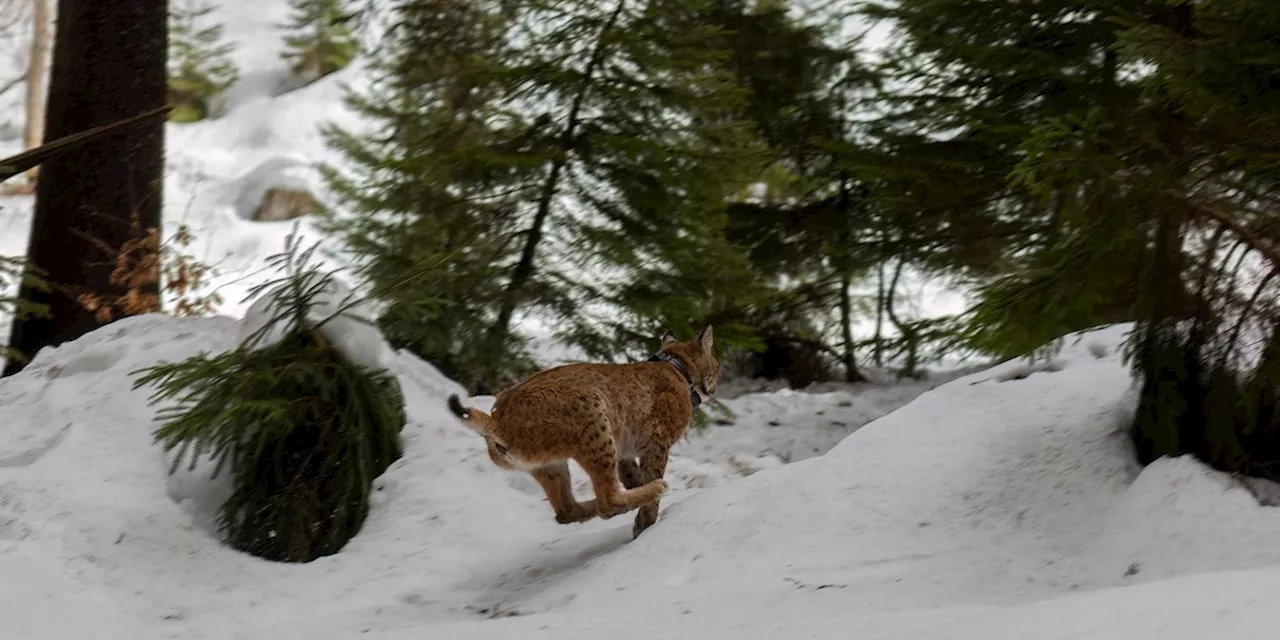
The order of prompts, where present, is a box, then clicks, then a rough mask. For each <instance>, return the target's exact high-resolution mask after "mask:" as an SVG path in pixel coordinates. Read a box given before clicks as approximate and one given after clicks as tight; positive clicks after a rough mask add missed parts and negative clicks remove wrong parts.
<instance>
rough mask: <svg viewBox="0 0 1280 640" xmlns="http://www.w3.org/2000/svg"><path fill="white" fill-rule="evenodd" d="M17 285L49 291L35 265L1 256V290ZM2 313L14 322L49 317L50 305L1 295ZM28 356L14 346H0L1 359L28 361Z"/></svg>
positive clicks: (0, 309) (0, 306)
mask: <svg viewBox="0 0 1280 640" xmlns="http://www.w3.org/2000/svg"><path fill="white" fill-rule="evenodd" d="M15 285H21V286H24V287H30V288H35V289H39V290H42V291H49V284H48V283H47V282H45V281H44V278H42V277H41V272H40V270H39V269H37V268H36V267H35V265H31V264H28V263H26V262H25V261H23V260H21V259H18V258H10V257H8V256H0V291H6V290H10V289H12V288H13V287H14V286H15ZM0 315H4V316H8V317H9V318H10V320H11V321H13V322H18V321H21V320H23V319H26V318H31V317H44V318H47V317H49V306H48V305H45V304H38V303H34V302H31V301H29V300H24V299H23V298H21V297H19V296H13V295H0ZM31 355H34V354H31ZM28 357H29V356H28V354H24V353H22V352H21V351H19V350H17V349H15V348H13V347H9V346H5V347H0V360H5V361H9V360H17V361H19V362H27V361H28Z"/></svg>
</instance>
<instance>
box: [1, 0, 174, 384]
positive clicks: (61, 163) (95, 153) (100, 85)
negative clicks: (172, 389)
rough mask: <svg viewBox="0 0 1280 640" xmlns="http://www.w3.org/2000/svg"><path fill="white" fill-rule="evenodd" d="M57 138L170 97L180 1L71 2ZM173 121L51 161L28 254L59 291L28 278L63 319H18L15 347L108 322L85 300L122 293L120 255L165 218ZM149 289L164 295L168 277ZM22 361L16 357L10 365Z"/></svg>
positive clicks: (58, 59) (60, 48)
mask: <svg viewBox="0 0 1280 640" xmlns="http://www.w3.org/2000/svg"><path fill="white" fill-rule="evenodd" d="M57 15H58V20H57V31H56V33H55V38H54V46H53V68H52V73H51V74H50V76H51V78H50V86H49V97H48V101H47V106H46V110H45V122H46V124H47V128H46V131H45V137H47V138H49V139H57V138H61V137H63V136H66V135H70V134H74V133H77V132H80V131H84V130H86V129H91V128H93V127H96V126H99V125H103V124H109V123H112V122H115V121H117V120H123V119H126V118H129V117H131V116H137V115H139V114H141V113H143V112H145V111H148V110H150V109H156V108H159V107H163V106H164V104H165V84H166V74H165V62H166V56H167V49H168V3H167V2H166V1H165V0H112V1H111V2H96V1H95V2H85V1H84V0H60V1H59V3H58V10H57ZM163 170H164V123H163V121H160V120H159V119H154V120H148V121H146V122H144V123H141V124H139V125H138V126H136V127H130V128H129V129H128V130H127V131H123V132H121V133H117V134H114V135H110V136H105V137H103V138H102V139H99V140H95V141H93V142H90V143H88V144H85V145H84V146H83V147H81V148H80V150H79V152H78V153H76V154H73V155H63V156H59V157H57V158H54V159H51V160H50V161H48V162H47V163H45V164H44V165H43V166H42V168H41V172H40V173H41V176H40V181H39V183H38V185H37V187H36V206H35V215H34V217H33V220H32V225H31V235H30V239H29V241H28V245H27V259H28V260H29V261H30V262H31V263H33V264H34V265H35V266H37V267H39V268H41V269H43V270H44V272H45V275H44V278H45V280H46V281H48V282H49V283H50V284H51V285H53V287H54V290H53V291H52V292H48V293H45V292H42V291H40V290H38V289H34V288H31V287H23V289H22V291H21V293H20V295H21V296H22V297H24V298H26V299H27V300H30V301H32V302H36V303H44V304H47V305H49V310H50V312H51V313H52V318H30V319H26V320H23V321H20V322H15V323H14V325H13V331H12V334H11V337H10V340H9V345H10V346H11V347H13V348H15V349H17V350H19V351H21V352H23V353H24V354H26V355H27V356H28V357H33V356H34V355H35V354H36V353H37V352H38V351H39V350H40V349H41V348H43V347H46V346H51V345H57V344H61V343H63V342H66V341H69V340H74V339H76V338H78V337H80V336H81V335H84V334H85V333H87V332H89V331H92V330H93V329H96V328H98V327H99V326H101V325H102V324H105V323H104V322H102V321H101V320H99V319H98V318H97V317H96V316H95V314H94V313H93V312H91V311H89V310H88V309H86V308H85V307H84V306H83V305H81V304H80V302H79V301H78V300H77V296H78V294H79V293H81V292H92V293H95V294H99V295H106V296H118V295H122V294H123V293H125V288H124V287H121V286H117V285H112V284H111V272H112V270H113V269H114V268H115V260H116V253H117V251H118V250H119V248H120V247H122V246H123V245H124V244H125V243H126V242H127V241H129V240H131V239H134V238H136V237H138V236H139V235H141V234H144V233H146V230H147V229H148V228H156V229H158V228H159V227H160V212H161V203H162V200H163V198H162V187H163ZM140 293H143V294H148V293H150V294H152V295H158V294H159V282H158V278H157V279H156V282H153V283H151V284H149V285H147V286H146V287H145V288H144V289H143V290H142V291H140ZM20 369H21V365H20V364H19V363H17V362H8V363H6V366H5V374H6V375H8V374H12V373H15V372H17V371H18V370H20Z"/></svg>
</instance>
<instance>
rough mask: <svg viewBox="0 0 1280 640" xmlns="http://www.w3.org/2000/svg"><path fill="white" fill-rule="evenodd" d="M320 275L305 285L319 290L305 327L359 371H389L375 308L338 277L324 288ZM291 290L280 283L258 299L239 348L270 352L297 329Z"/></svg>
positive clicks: (244, 324) (246, 318) (247, 318)
mask: <svg viewBox="0 0 1280 640" xmlns="http://www.w3.org/2000/svg"><path fill="white" fill-rule="evenodd" d="M322 275H323V274H322V273H319V272H316V273H314V274H313V276H312V277H313V278H315V279H314V280H308V281H307V283H306V284H305V285H304V286H305V287H306V288H308V289H310V288H312V287H315V288H317V293H316V294H315V296H314V297H313V298H311V303H312V304H311V306H310V308H308V309H307V315H306V318H307V322H309V323H311V325H312V326H314V327H318V328H319V330H320V333H321V334H322V335H324V337H325V338H327V339H328V340H329V341H330V342H331V343H333V344H334V346H335V347H336V348H337V349H338V350H340V351H342V353H343V354H344V355H346V356H347V358H348V359H349V360H351V362H352V363H353V364H355V365H356V366H359V367H364V368H366V369H369V370H372V371H379V372H381V371H385V370H386V359H387V357H388V354H389V353H390V351H391V346H390V345H388V344H387V341H386V340H385V339H384V338H383V337H382V334H381V333H380V332H379V331H378V329H377V327H376V325H375V321H376V319H377V316H376V315H375V314H374V311H373V308H372V306H373V305H372V304H371V302H370V301H369V300H368V299H367V298H364V297H361V296H359V295H358V294H357V293H356V292H355V291H352V289H351V287H349V286H347V285H346V284H345V283H343V282H342V281H341V280H339V279H338V278H336V277H331V278H328V279H326V280H325V281H324V283H323V285H322V284H320V281H319V278H320V277H321V276H322ZM290 286H291V285H290V283H287V282H285V283H281V284H278V285H276V286H275V287H273V288H271V289H269V290H267V291H266V292H264V293H263V294H262V295H260V296H258V298H257V299H256V300H255V301H254V302H253V304H252V305H250V307H249V308H248V310H246V311H245V314H244V318H243V321H242V322H241V325H240V332H239V336H238V340H237V342H238V343H242V344H246V343H247V344H252V345H253V346H254V347H259V348H260V347H266V346H269V345H272V344H275V343H277V342H279V341H280V340H282V339H283V338H284V337H285V336H286V335H288V334H289V333H290V332H292V331H293V330H294V329H295V328H296V327H295V326H294V321H293V318H291V317H289V316H288V314H287V311H286V310H287V309H288V306H289V304H290V300H291V299H292V298H291V297H290V296H288V295H286V294H287V292H288V290H289V287H290ZM304 324H305V323H304Z"/></svg>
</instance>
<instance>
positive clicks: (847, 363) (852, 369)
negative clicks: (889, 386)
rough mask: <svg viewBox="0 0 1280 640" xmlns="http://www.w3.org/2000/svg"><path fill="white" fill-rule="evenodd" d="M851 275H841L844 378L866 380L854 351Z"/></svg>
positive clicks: (848, 380)
mask: <svg viewBox="0 0 1280 640" xmlns="http://www.w3.org/2000/svg"><path fill="white" fill-rule="evenodd" d="M851 285H852V283H851V282H849V275H848V274H845V275H843V276H841V277H840V330H841V331H842V332H843V334H844V335H843V337H844V353H843V354H842V355H843V357H844V379H845V382H865V381H866V378H865V377H864V376H863V375H862V372H861V371H858V361H857V359H856V354H854V352H853V302H852V301H851V300H850V299H849V287H850V286H851Z"/></svg>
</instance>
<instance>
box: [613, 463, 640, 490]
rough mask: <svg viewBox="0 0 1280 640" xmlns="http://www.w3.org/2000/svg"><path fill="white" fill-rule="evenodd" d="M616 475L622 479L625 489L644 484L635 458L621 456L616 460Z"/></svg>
mask: <svg viewBox="0 0 1280 640" xmlns="http://www.w3.org/2000/svg"><path fill="white" fill-rule="evenodd" d="M618 477H619V478H621V479H622V486H623V488H625V489H634V488H636V487H638V486H640V485H642V484H644V476H643V475H642V474H641V473H640V465H639V464H636V461H635V460H632V459H631V458H627V457H623V458H622V459H621V460H618Z"/></svg>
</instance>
